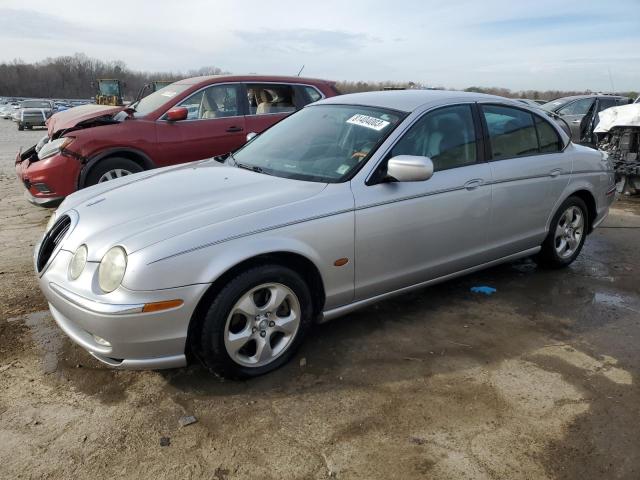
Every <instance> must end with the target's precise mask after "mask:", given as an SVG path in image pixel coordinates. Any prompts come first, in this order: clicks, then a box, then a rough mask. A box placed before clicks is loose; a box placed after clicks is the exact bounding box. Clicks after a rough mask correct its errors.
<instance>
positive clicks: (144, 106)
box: [132, 83, 192, 117]
mask: <svg viewBox="0 0 640 480" xmlns="http://www.w3.org/2000/svg"><path fill="white" fill-rule="evenodd" d="M191 87H192V85H186V84H180V83H172V84H171V85H167V86H166V87H164V88H161V89H160V90H157V91H155V92H153V93H152V94H150V95H147V96H146V97H144V98H142V99H141V100H140V101H139V102H137V103H134V104H133V105H132V106H133V108H135V109H136V111H135V113H134V116H135V117H144V116H145V115H148V114H149V113H151V112H153V111H154V110H157V109H158V108H160V107H161V106H162V105H164V104H165V103H167V102H168V101H169V100H171V99H172V98H174V97H175V96H176V95H178V94H180V93H182V92H184V91H185V90H187V89H189V88H191Z"/></svg>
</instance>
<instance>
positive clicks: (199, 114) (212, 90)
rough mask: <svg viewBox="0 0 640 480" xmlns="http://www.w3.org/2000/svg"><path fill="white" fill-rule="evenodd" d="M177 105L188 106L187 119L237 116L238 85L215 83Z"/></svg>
mask: <svg viewBox="0 0 640 480" xmlns="http://www.w3.org/2000/svg"><path fill="white" fill-rule="evenodd" d="M176 107H186V108H187V110H188V111H189V115H188V116H187V120H207V119H211V118H221V117H235V116H237V115H239V113H238V112H239V110H238V87H237V86H236V85H213V86H211V87H208V88H205V89H204V90H200V91H199V92H198V93H194V94H193V95H191V96H190V97H189V98H187V99H185V100H183V101H182V102H180V103H179V104H178V105H176Z"/></svg>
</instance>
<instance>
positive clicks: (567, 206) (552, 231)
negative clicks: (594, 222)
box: [536, 197, 589, 268]
mask: <svg viewBox="0 0 640 480" xmlns="http://www.w3.org/2000/svg"><path fill="white" fill-rule="evenodd" d="M588 225H589V211H588V210H587V205H586V204H585V203H584V201H583V200H582V199H581V198H579V197H569V198H568V199H567V200H565V201H564V203H563V204H562V205H561V206H560V208H559V209H558V211H557V212H556V214H555V215H554V217H553V219H552V221H551V225H550V227H549V233H548V235H547V238H546V239H545V241H544V243H543V244H542V250H540V253H539V254H538V256H537V257H536V261H537V262H538V263H539V264H540V265H541V266H543V267H548V268H563V267H566V266H568V265H570V264H571V263H573V261H574V260H575V259H576V257H577V256H578V255H579V254H580V250H582V246H583V245H584V241H585V239H586V237H587V227H588Z"/></svg>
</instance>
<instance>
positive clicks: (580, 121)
mask: <svg viewBox="0 0 640 480" xmlns="http://www.w3.org/2000/svg"><path fill="white" fill-rule="evenodd" d="M571 123H574V124H576V125H577V124H579V123H582V120H574V121H573V122H571Z"/></svg>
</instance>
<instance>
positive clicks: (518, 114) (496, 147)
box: [482, 105, 538, 160]
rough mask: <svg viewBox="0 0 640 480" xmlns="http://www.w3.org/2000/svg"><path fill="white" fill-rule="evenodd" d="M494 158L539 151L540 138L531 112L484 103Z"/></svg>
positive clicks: (484, 112)
mask: <svg viewBox="0 0 640 480" xmlns="http://www.w3.org/2000/svg"><path fill="white" fill-rule="evenodd" d="M482 112H483V114H484V119H485V121H486V122H487V129H488V130H489V141H490V143H491V152H492V154H493V155H492V158H493V160H501V159H503V158H513V157H521V156H525V155H532V154H536V153H538V138H537V136H536V129H535V127H534V125H533V118H532V115H531V114H530V113H529V112H525V111H523V110H518V109H516V108H510V107H502V106H497V105H483V106H482Z"/></svg>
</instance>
